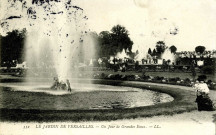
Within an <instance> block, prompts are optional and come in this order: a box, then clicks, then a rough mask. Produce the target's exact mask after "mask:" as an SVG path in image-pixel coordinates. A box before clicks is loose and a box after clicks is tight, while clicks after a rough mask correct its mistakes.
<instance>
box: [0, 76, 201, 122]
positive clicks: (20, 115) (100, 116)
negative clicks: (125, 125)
mask: <svg viewBox="0 0 216 135" xmlns="http://www.w3.org/2000/svg"><path fill="white" fill-rule="evenodd" d="M83 82H85V80H83ZM93 83H96V84H106V85H114V86H128V87H136V88H143V89H150V90H153V91H158V92H162V93H167V94H169V95H171V96H173V97H174V101H172V102H168V103H162V104H157V105H154V106H145V107H137V108H125V109H110V110H23V109H7V108H1V109H0V120H1V121H17V122H18V121H37V122H53V121H102V120H106V121H110V120H117V119H134V118H138V117H152V116H157V115H173V114H178V113H183V112H189V111H192V110H196V109H197V107H196V103H195V102H194V101H195V98H196V97H195V94H194V92H193V91H188V90H184V89H181V88H175V86H173V87H166V86H160V85H154V84H147V85H146V84H143V83H140V82H133V81H131V82H128V81H116V80H115V81H113V80H93Z"/></svg>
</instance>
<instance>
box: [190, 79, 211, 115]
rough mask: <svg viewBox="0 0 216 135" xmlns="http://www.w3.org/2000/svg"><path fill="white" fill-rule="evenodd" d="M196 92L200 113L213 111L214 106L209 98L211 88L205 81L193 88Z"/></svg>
mask: <svg viewBox="0 0 216 135" xmlns="http://www.w3.org/2000/svg"><path fill="white" fill-rule="evenodd" d="M193 87H194V88H195V90H196V96H197V98H196V101H195V102H197V106H198V111H213V110H214V106H213V103H212V101H211V99H210V97H209V95H208V94H209V88H208V86H207V84H206V83H204V80H202V81H200V82H199V81H196V83H195V84H194V86H193Z"/></svg>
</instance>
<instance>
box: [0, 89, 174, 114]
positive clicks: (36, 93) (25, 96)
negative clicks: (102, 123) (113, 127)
mask: <svg viewBox="0 0 216 135" xmlns="http://www.w3.org/2000/svg"><path fill="white" fill-rule="evenodd" d="M21 88H23V89H24V87H23V86H22V87H21ZM28 88H29V87H28ZM103 88H104V89H105V90H103ZM45 91H51V92H50V93H49V92H46V93H44V92H43V90H42V89H40V90H38V89H37V90H36V89H35V90H34V89H32V90H31V91H30V90H29V91H25V90H20V88H19V89H16V88H15V87H13V88H12V87H0V97H2V99H1V100H0V108H9V109H41V110H77V109H118V108H132V107H140V106H149V105H155V104H159V103H164V102H170V101H172V100H173V98H172V97H171V96H169V95H167V94H164V93H158V92H153V91H149V90H142V89H137V88H131V87H119V86H107V85H106V86H105V85H104V86H103V87H102V85H98V86H97V85H95V89H92V90H89V89H88V90H87V91H85V90H83V89H82V90H76V91H75V92H72V93H69V92H67V91H62V92H64V94H62V92H61V94H59V95H58V94H55V92H59V91H53V90H47V89H45Z"/></svg>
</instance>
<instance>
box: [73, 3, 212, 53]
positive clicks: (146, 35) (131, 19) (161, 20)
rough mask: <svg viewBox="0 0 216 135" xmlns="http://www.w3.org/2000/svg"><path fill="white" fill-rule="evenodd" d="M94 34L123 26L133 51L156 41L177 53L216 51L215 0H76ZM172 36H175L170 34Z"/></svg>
mask: <svg viewBox="0 0 216 135" xmlns="http://www.w3.org/2000/svg"><path fill="white" fill-rule="evenodd" d="M75 3H76V4H77V5H78V6H80V7H82V8H83V9H84V11H85V14H86V15H87V16H88V18H89V19H88V26H89V28H90V29H91V30H92V31H96V32H97V33H99V32H101V31H106V30H107V31H109V30H110V29H111V28H112V27H113V26H114V25H117V24H120V25H123V26H125V27H126V28H127V29H128V31H129V33H130V37H131V39H132V40H133V41H134V48H133V50H136V49H138V48H139V49H140V50H144V51H147V49H148V48H149V47H151V48H154V46H155V43H156V42H157V41H159V40H163V41H165V43H166V44H167V45H168V46H171V45H175V46H176V47H177V49H178V51H182V50H189V51H191V50H194V48H195V47H196V46H197V45H203V46H205V47H206V49H207V50H212V49H215V48H216V0H77V1H75ZM170 32H171V33H176V35H174V34H170Z"/></svg>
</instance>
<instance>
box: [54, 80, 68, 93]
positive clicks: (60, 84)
mask: <svg viewBox="0 0 216 135" xmlns="http://www.w3.org/2000/svg"><path fill="white" fill-rule="evenodd" d="M51 89H54V90H67V91H69V92H71V87H70V82H69V80H68V79H67V80H66V83H65V82H64V81H61V82H60V81H59V79H58V77H54V83H53V85H52V86H51Z"/></svg>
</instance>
